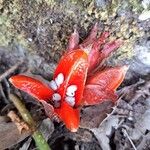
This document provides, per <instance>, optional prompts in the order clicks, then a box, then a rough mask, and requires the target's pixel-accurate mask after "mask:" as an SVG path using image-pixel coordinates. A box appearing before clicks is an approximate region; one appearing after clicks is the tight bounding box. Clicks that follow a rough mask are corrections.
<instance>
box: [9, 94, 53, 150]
mask: <svg viewBox="0 0 150 150" xmlns="http://www.w3.org/2000/svg"><path fill="white" fill-rule="evenodd" d="M9 98H10V100H12V102H13V103H14V105H15V106H16V108H17V109H18V111H19V113H20V114H21V116H22V118H23V120H24V121H25V122H26V123H27V124H28V125H29V127H30V128H31V130H32V131H33V134H32V137H33V139H34V141H35V143H36V146H37V147H38V149H39V150H50V147H49V145H48V144H47V142H46V140H45V139H44V137H43V135H42V133H41V132H39V131H38V130H37V129H36V123H35V122H34V120H33V119H32V117H31V115H30V113H29V111H28V110H27V109H26V107H25V105H24V104H23V103H22V102H21V100H20V99H19V98H18V97H16V96H15V95H13V94H10V95H9Z"/></svg>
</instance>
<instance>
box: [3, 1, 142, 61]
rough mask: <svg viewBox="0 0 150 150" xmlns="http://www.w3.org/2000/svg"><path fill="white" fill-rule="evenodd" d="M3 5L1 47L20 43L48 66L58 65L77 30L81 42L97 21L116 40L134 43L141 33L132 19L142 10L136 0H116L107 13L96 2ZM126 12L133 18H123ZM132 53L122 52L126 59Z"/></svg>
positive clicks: (4, 3)
mask: <svg viewBox="0 0 150 150" xmlns="http://www.w3.org/2000/svg"><path fill="white" fill-rule="evenodd" d="M0 3H1V4H2V6H1V7H0V12H1V15H0V36H1V38H0V45H9V44H10V43H12V42H13V43H19V44H21V45H23V46H24V47H25V48H27V49H28V50H29V52H31V53H38V54H39V55H41V56H43V57H44V58H45V59H46V60H47V61H48V62H49V61H57V60H58V59H59V57H60V56H61V55H62V53H63V52H64V50H65V47H66V45H67V41H68V37H69V35H70V34H71V32H72V31H73V28H74V26H77V27H78V30H79V33H80V36H81V40H82V39H84V38H85V36H87V34H88V32H89V29H90V28H91V27H92V25H93V24H94V23H95V22H96V21H98V22H99V23H100V31H102V30H104V29H105V30H108V31H110V32H111V33H112V36H111V37H110V38H113V39H115V38H121V39H123V40H125V41H127V40H129V41H131V42H133V41H135V40H136V38H137V37H138V36H139V35H140V32H141V31H139V29H138V26H137V21H136V19H135V18H134V17H133V16H132V13H133V14H134V13H138V10H139V9H137V10H136V9H134V7H136V8H137V5H138V3H136V1H134V0H130V1H125V0H123V1H122V2H121V3H118V0H112V1H111V3H108V4H106V8H105V9H104V8H102V7H100V6H96V3H95V1H94V0H81V1H80V0H69V1H63V0H56V1H55V0H36V1H34V0H10V1H4V0H1V1H0ZM123 4H124V5H123ZM70 8H71V9H70ZM123 10H125V12H131V14H130V16H129V15H126V14H125V15H122V14H121V13H120V11H123ZM120 14H121V15H120ZM133 39H134V40H133ZM132 44H133V43H132ZM129 51H130V49H129V50H128V51H125V50H124V49H122V50H121V51H120V52H122V56H125V57H126V56H128V55H124V54H126V53H132V51H130V52H129ZM122 56H121V57H122ZM118 59H119V57H118Z"/></svg>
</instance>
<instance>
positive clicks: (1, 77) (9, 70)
mask: <svg viewBox="0 0 150 150" xmlns="http://www.w3.org/2000/svg"><path fill="white" fill-rule="evenodd" d="M23 62H24V61H23V60H22V61H20V62H19V63H17V64H16V65H14V66H12V67H11V68H10V69H8V70H6V71H5V72H4V73H3V74H1V75H0V82H1V81H2V80H3V79H5V78H6V77H7V76H9V75H10V74H11V73H13V72H14V71H15V70H16V69H17V68H18V67H19V66H20V65H21V64H22V63H23Z"/></svg>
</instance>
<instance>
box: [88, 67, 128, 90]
mask: <svg viewBox="0 0 150 150" xmlns="http://www.w3.org/2000/svg"><path fill="white" fill-rule="evenodd" d="M127 70H128V66H122V67H114V68H107V69H105V70H103V71H101V72H98V73H97V74H95V75H93V76H92V77H90V78H89V79H88V81H87V84H92V85H100V87H101V88H102V89H110V90H113V91H115V90H116V89H117V88H118V87H119V85H120V84H121V83H122V81H123V79H124V77H125V74H126V72H127Z"/></svg>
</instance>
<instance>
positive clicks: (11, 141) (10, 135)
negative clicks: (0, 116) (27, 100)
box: [0, 121, 30, 150]
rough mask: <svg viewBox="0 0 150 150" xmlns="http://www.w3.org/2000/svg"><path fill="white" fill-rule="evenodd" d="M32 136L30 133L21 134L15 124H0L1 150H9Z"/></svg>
mask: <svg viewBox="0 0 150 150" xmlns="http://www.w3.org/2000/svg"><path fill="white" fill-rule="evenodd" d="M29 135H30V132H29V131H27V130H26V131H24V132H23V133H21V134H20V132H19V130H18V128H17V126H16V125H15V123H14V122H9V123H6V122H3V121H1V122H0V137H1V140H0V150H4V149H7V148H9V147H11V146H13V145H15V144H17V143H19V142H21V141H22V140H24V139H25V138H26V137H28V136H29Z"/></svg>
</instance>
